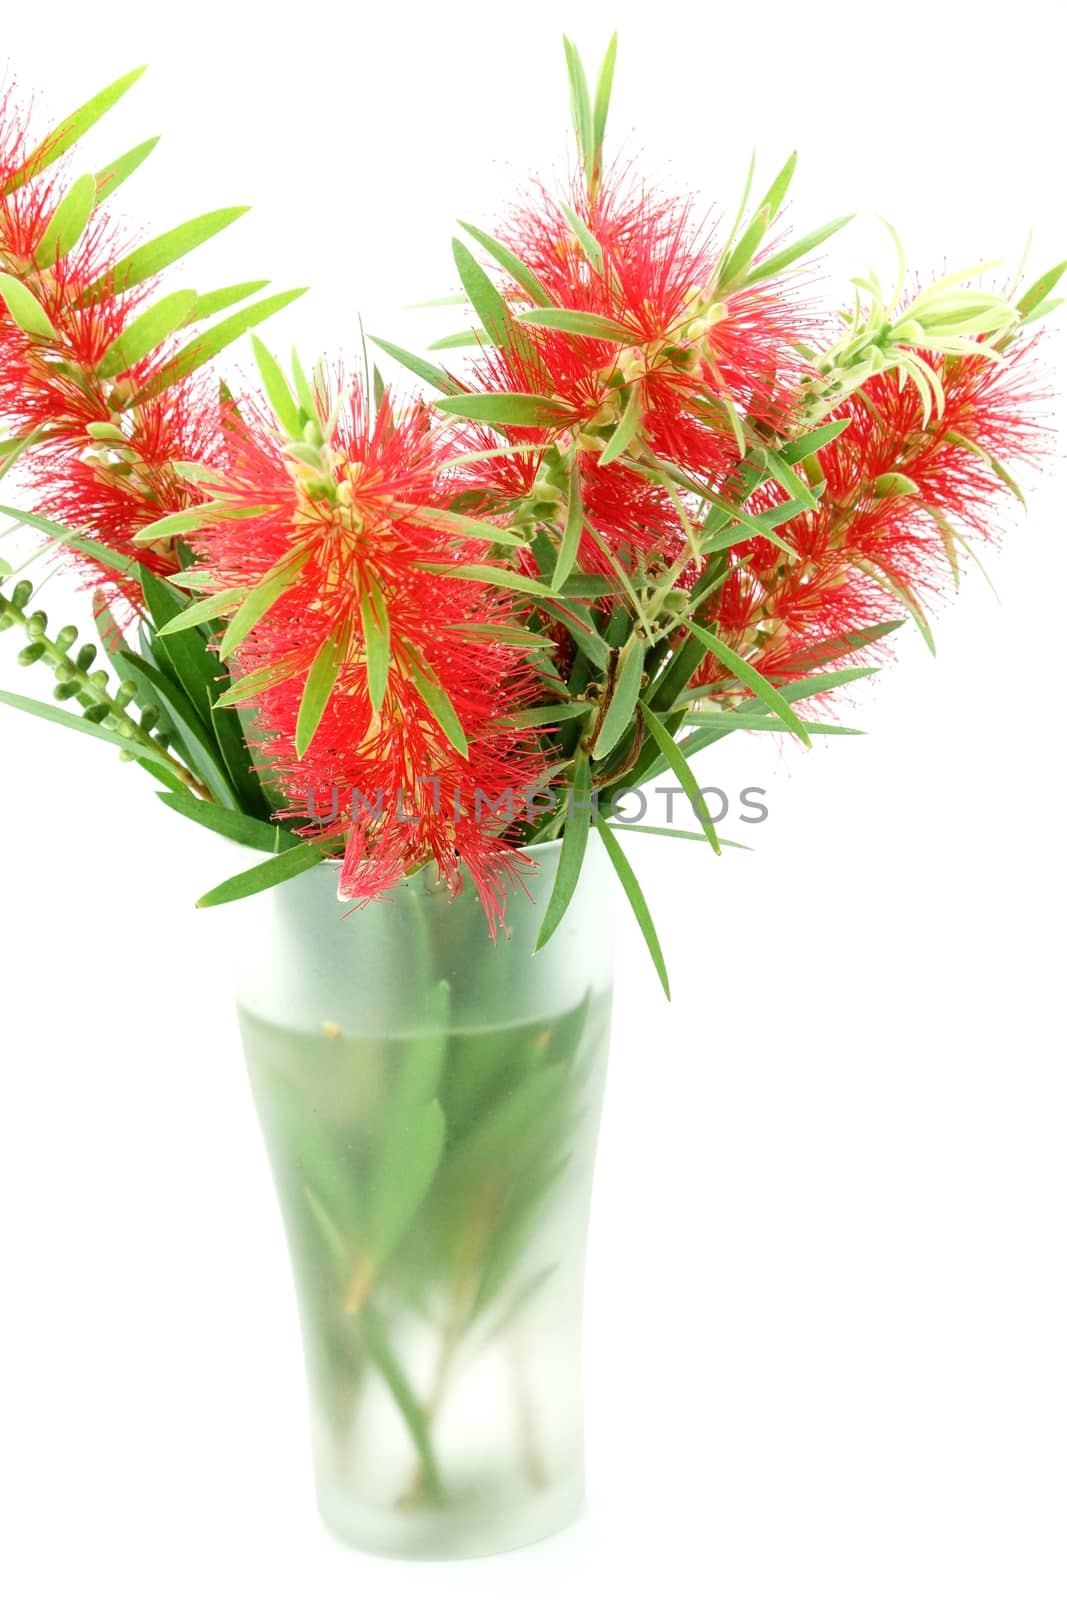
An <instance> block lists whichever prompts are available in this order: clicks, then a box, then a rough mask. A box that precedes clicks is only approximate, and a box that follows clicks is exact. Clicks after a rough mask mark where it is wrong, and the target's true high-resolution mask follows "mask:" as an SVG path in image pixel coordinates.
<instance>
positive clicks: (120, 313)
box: [0, 93, 217, 598]
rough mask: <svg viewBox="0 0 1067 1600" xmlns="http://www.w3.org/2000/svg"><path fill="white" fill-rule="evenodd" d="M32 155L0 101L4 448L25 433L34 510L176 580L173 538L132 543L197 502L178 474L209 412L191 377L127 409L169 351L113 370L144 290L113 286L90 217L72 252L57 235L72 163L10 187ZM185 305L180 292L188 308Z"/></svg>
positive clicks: (161, 349)
mask: <svg viewBox="0 0 1067 1600" xmlns="http://www.w3.org/2000/svg"><path fill="white" fill-rule="evenodd" d="M29 152H30V144H29V138H28V128H27V119H26V118H25V116H24V115H22V114H21V113H20V111H19V109H18V107H17V106H16V105H15V103H14V100H13V97H12V96H11V95H10V93H8V95H7V96H6V97H4V99H3V100H2V101H0V196H2V198H0V272H3V273H4V274H5V275H6V277H7V279H8V290H9V292H8V294H6V295H5V293H4V289H3V286H0V427H3V428H4V429H5V430H6V431H7V433H8V434H9V435H10V436H11V437H12V438H15V439H28V438H31V436H32V439H33V447H32V449H31V450H29V451H27V454H26V457H25V461H26V482H27V485H28V487H29V489H30V491H31V497H32V508H33V509H34V510H36V511H38V512H41V513H43V514H45V515H46V516H50V517H53V518H55V519H56V520H57V521H60V522H62V523H64V524H65V525H66V526H67V527H69V528H71V529H73V530H75V531H77V532H80V533H84V534H87V535H88V536H89V537H90V538H92V539H95V540H98V541H99V542H100V543H101V544H102V545H106V546H107V547H108V548H109V549H110V550H112V551H114V552H116V553H117V554H120V555H126V556H131V557H135V558H136V559H137V560H139V561H140V562H141V563H142V564H143V565H145V566H147V567H149V568H150V569H152V570H153V571H156V572H161V573H171V572H174V571H176V570H177V568H178V561H177V557H176V554H175V551H174V545H173V541H172V540H167V541H164V542H161V543H160V544H159V545H158V546H155V547H153V546H149V547H147V548H146V547H143V546H135V545H134V544H133V539H134V537H135V536H136V535H137V534H138V533H139V532H140V531H141V530H142V529H143V528H145V527H147V526H148V525H150V524H151V523H153V522H156V521H157V520H159V519H160V518H161V517H164V516H167V515H169V514H171V513H173V512H178V511H183V510H187V509H189V508H190V507H192V506H193V505H195V504H197V503H198V502H199V501H200V500H201V499H202V494H201V492H200V491H199V490H198V489H197V488H196V487H195V486H194V485H193V484H191V483H189V482H188V481H186V480H185V479H184V478H182V477H181V476H180V474H179V473H178V472H177V471H176V470H175V463H177V462H180V461H200V462H205V461H208V462H209V461H211V460H213V459H214V457H215V454H216V449H217V432H216V425H217V421H216V419H217V405H216V402H215V401H214V398H213V397H212V396H211V395H210V394H209V392H208V390H207V388H206V386H205V385H203V384H201V383H200V382H199V381H198V380H197V379H195V378H193V379H186V380H184V381H183V382H179V383H176V384H173V385H171V386H169V387H168V388H166V389H165V390H164V391H163V392H161V393H159V394H158V395H157V396H156V397H155V398H153V399H150V400H145V401H143V402H141V403H138V404H131V400H132V399H133V397H135V396H136V395H137V394H138V393H139V392H140V391H142V390H144V389H145V388H146V387H147V386H148V385H149V384H150V383H151V382H152V380H153V379H154V378H156V377H157V376H158V375H159V374H160V372H161V371H162V369H163V367H164V366H165V364H166V362H167V360H168V359H169V357H170V355H171V354H172V353H173V349H174V340H173V339H164V340H163V341H162V342H161V343H159V344H158V345H157V346H156V348H154V349H153V350H152V351H151V352H149V353H148V354H147V355H141V356H136V357H134V358H131V362H130V364H129V365H125V366H122V365H119V364H117V362H116V360H115V351H116V350H117V349H121V346H119V345H118V344H117V341H119V340H120V339H122V338H123V336H124V335H126V334H127V333H128V332H129V331H130V329H131V328H132V327H133V324H134V323H135V321H136V320H137V318H138V317H139V316H140V315H141V314H142V313H143V312H144V311H145V309H146V303H147V301H148V300H149V298H150V296H151V293H152V289H153V287H154V285H153V283H152V282H151V281H148V282H143V283H136V284H134V285H131V286H130V287H129V288H125V289H122V288H121V283H119V284H116V282H115V280H114V272H115V269H116V267H117V266H118V264H119V262H120V261H121V259H122V258H123V256H124V254H125V251H126V248H127V241H126V240H124V238H123V237H122V235H121V233H120V231H119V230H118V229H117V228H116V226H115V225H114V223H113V222H112V221H111V220H110V219H109V217H108V215H107V213H106V211H105V210H104V209H102V208H100V207H98V206H94V209H93V210H92V212H91V214H90V215H89V217H88V220H87V221H85V223H84V226H83V228H82V231H81V233H80V235H79V236H78V237H77V239H76V240H75V241H74V242H73V243H70V241H63V240H62V239H61V238H56V237H55V236H54V233H55V230H54V226H53V225H54V223H55V219H56V216H57V212H58V211H59V208H60V206H61V203H62V202H63V201H64V198H65V196H67V195H69V194H70V193H71V186H70V183H69V179H70V173H69V163H67V162H65V161H61V162H59V163H55V164H49V165H48V166H47V167H46V168H45V170H43V171H41V172H39V173H38V174H37V175H36V176H34V177H31V178H30V179H29V181H27V182H23V183H17V179H18V176H19V174H20V173H21V172H22V171H23V170H24V167H25V163H26V160H27V156H28V155H29ZM13 181H15V182H16V186H15V187H14V188H11V192H10V193H5V190H6V189H8V188H9V187H10V186H11V184H12V182H13ZM50 229H52V233H50V231H49V230H50ZM11 280H16V281H17V284H18V285H21V286H22V288H23V290H24V291H26V292H27V293H28V295H29V296H32V300H31V301H30V302H29V303H30V306H31V310H32V307H33V306H36V308H37V311H38V312H39V314H40V316H41V317H42V318H43V319H44V320H43V321H42V322H41V323H40V325H39V326H32V327H27V326H26V325H24V324H25V322H26V315H25V305H23V307H22V315H21V316H18V315H16V312H17V310H18V308H17V307H15V306H14V305H9V304H8V300H9V299H10V287H11ZM191 301H192V296H191V291H190V309H191ZM36 314H37V313H34V315H35V316H36ZM75 559H76V560H77V561H78V562H79V563H80V564H82V565H85V566H87V567H88V568H89V569H90V570H91V575H92V576H93V578H94V581H96V582H103V584H104V586H105V588H111V589H114V588H116V587H118V588H121V589H122V590H123V592H126V586H123V585H122V584H121V583H120V584H118V585H116V583H115V578H114V573H113V572H111V571H110V570H109V569H107V568H97V567H96V566H95V564H94V563H92V561H91V559H90V558H88V557H86V556H84V555H81V554H79V555H78V556H77V557H76V558H75ZM101 574H102V576H101ZM130 598H134V594H133V591H131V592H130Z"/></svg>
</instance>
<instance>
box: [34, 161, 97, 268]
mask: <svg viewBox="0 0 1067 1600" xmlns="http://www.w3.org/2000/svg"><path fill="white" fill-rule="evenodd" d="M95 206H96V179H95V178H94V177H93V175H92V173H91V172H86V173H83V174H82V176H81V177H80V178H76V179H75V180H74V182H73V183H72V184H71V186H70V188H69V189H68V190H67V192H66V194H65V195H64V196H63V198H62V200H61V201H60V202H59V204H58V205H57V206H56V209H55V210H54V211H53V213H52V217H51V220H50V222H49V224H48V226H47V228H46V229H45V230H44V233H43V234H42V235H41V239H40V242H39V244H38V246H37V249H36V250H35V251H34V253H33V259H34V261H35V263H36V265H37V266H38V267H40V268H41V269H42V270H44V271H46V270H47V269H48V268H49V267H54V266H55V264H56V262H57V261H60V260H62V258H63V257H64V256H65V255H68V254H69V253H70V251H71V250H73V248H74V246H75V245H76V244H77V242H78V240H79V239H80V238H81V236H82V234H83V233H84V232H85V229H86V227H87V226H88V223H89V218H90V217H91V216H92V214H93V210H94V208H95Z"/></svg>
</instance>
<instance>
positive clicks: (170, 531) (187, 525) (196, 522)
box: [132, 505, 218, 544]
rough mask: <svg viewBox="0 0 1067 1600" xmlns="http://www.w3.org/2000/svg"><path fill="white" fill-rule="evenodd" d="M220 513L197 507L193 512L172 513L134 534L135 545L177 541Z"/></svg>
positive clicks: (212, 507)
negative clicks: (162, 540)
mask: <svg viewBox="0 0 1067 1600" xmlns="http://www.w3.org/2000/svg"><path fill="white" fill-rule="evenodd" d="M217 515H218V512H217V511H216V510H215V507H214V506H211V505H203V506H196V507H194V508H193V509H192V510H191V511H172V512H170V513H169V515H168V516H165V517H160V518H159V521H158V522H150V523H148V524H147V526H146V527H144V528H139V529H138V531H137V532H136V533H135V534H134V536H133V540H132V543H133V544H157V543H158V542H159V540H160V539H177V538H180V537H181V535H182V534H185V533H195V532H196V531H197V530H198V529H200V528H202V527H203V526H204V523H205V522H210V521H211V520H212V518H213V517H216V516H217Z"/></svg>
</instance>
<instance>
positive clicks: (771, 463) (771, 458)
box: [754, 447, 819, 511]
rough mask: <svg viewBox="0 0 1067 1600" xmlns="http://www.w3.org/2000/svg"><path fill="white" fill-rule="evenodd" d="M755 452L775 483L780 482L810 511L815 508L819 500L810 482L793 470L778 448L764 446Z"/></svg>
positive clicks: (788, 492)
mask: <svg viewBox="0 0 1067 1600" xmlns="http://www.w3.org/2000/svg"><path fill="white" fill-rule="evenodd" d="M754 454H755V456H756V459H757V461H758V462H760V463H761V464H762V465H764V466H766V469H767V471H768V472H769V473H770V475H771V477H772V478H773V479H774V481H775V483H777V484H780V485H781V487H782V488H783V489H784V490H785V492H786V494H789V495H792V497H793V499H794V500H798V501H799V502H800V504H801V505H802V506H806V507H807V508H808V510H809V511H814V510H815V508H816V506H817V505H818V504H819V502H818V499H817V498H816V496H815V495H814V494H812V492H811V486H810V484H807V483H805V482H804V479H803V478H802V477H801V476H800V474H799V473H797V472H794V471H793V468H792V467H791V466H790V465H789V462H788V461H786V460H785V459H784V458H783V457H782V456H781V455H779V454H778V452H777V450H769V449H767V448H766V447H764V448H762V449H759V450H758V451H756V452H754Z"/></svg>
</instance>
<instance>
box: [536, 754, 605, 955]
mask: <svg viewBox="0 0 1067 1600" xmlns="http://www.w3.org/2000/svg"><path fill="white" fill-rule="evenodd" d="M591 804H592V774H591V772H590V767H589V756H588V754H587V753H586V751H584V750H579V752H578V755H577V757H576V758H575V762H574V776H573V779H572V783H571V788H570V791H569V795H568V810H567V821H566V823H565V824H564V828H563V843H562V845H561V846H560V852H559V863H558V865H557V867H556V876H555V879H554V880H553V883H552V893H551V895H550V896H549V901H548V907H547V909H546V911H545V916H544V921H543V922H542V924H541V928H540V931H539V932H538V935H537V944H536V945H535V947H534V948H535V949H537V950H542V949H543V948H544V946H545V945H546V944H547V943H548V941H549V939H551V937H552V935H553V934H554V933H555V931H556V929H557V928H558V927H559V925H560V923H561V922H562V921H563V918H564V916H565V914H566V911H567V907H568V906H569V905H570V903H571V900H572V899H573V897H574V891H575V889H576V888H577V887H578V879H579V877H580V876H581V871H582V863H583V861H584V860H585V847H586V844H587V843H588V840H589V822H590V806H591Z"/></svg>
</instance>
